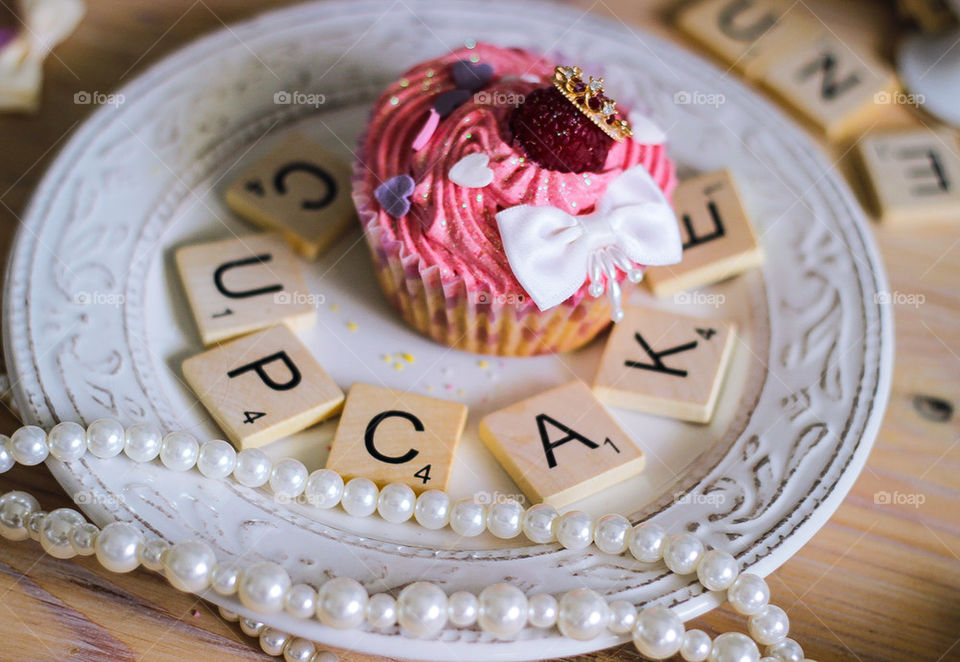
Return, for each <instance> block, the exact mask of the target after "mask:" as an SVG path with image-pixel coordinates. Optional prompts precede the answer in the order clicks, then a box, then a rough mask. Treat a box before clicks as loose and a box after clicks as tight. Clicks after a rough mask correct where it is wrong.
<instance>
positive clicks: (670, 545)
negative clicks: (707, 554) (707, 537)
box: [663, 533, 704, 575]
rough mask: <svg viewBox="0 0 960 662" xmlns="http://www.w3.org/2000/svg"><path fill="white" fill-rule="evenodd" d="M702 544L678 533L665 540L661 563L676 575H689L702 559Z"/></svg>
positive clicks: (689, 536)
mask: <svg viewBox="0 0 960 662" xmlns="http://www.w3.org/2000/svg"><path fill="white" fill-rule="evenodd" d="M703 552H704V549H703V543H702V542H700V541H699V540H698V539H697V538H695V537H694V536H692V535H690V534H689V533H678V534H677V535H675V536H672V537H670V538H668V539H667V544H666V545H665V546H664V548H663V562H664V563H666V564H667V567H668V568H670V570H671V571H673V572H675V573H677V574H678V575H689V574H690V573H691V572H694V571H695V570H696V569H697V565H698V564H699V563H700V559H701V558H703Z"/></svg>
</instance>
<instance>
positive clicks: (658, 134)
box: [627, 112, 667, 145]
mask: <svg viewBox="0 0 960 662" xmlns="http://www.w3.org/2000/svg"><path fill="white" fill-rule="evenodd" d="M627 121H628V122H630V128H631V129H633V140H634V141H636V142H638V143H640V144H642V145H662V144H663V143H665V142H666V141H667V134H665V133H664V132H663V129H661V128H660V127H659V126H657V125H656V124H655V123H654V121H653V120H652V119H650V118H649V117H647V116H646V115H643V114H642V113H637V112H633V113H630V114H629V115H628V116H627Z"/></svg>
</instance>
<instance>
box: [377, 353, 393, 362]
mask: <svg viewBox="0 0 960 662" xmlns="http://www.w3.org/2000/svg"><path fill="white" fill-rule="evenodd" d="M380 358H381V359H383V360H384V361H386V362H387V363H391V362H392V361H393V357H392V356H390V355H389V354H382V355H381V356H380Z"/></svg>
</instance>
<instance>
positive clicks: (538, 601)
mask: <svg viewBox="0 0 960 662" xmlns="http://www.w3.org/2000/svg"><path fill="white" fill-rule="evenodd" d="M527 602H528V604H529V609H528V610H527V620H528V621H529V622H530V625H532V626H533V627H535V628H552V627H553V626H554V625H556V624H557V616H558V615H559V614H558V612H559V611H560V606H559V605H558V604H557V599H556V598H555V597H553V596H552V595H550V594H549V593H537V594H536V595H533V596H530V599H529V600H528V601H527Z"/></svg>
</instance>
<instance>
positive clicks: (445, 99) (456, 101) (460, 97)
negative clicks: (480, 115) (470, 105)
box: [433, 90, 471, 119]
mask: <svg viewBox="0 0 960 662" xmlns="http://www.w3.org/2000/svg"><path fill="white" fill-rule="evenodd" d="M470 96H471V95H470V91H469V90H447V91H446V92H441V93H440V94H438V95H437V98H436V99H435V100H434V102H433V109H434V110H435V111H437V115H439V116H440V119H443V118H444V117H446V116H447V115H449V114H450V113H452V112H453V111H454V110H456V109H457V108H458V107H460V106H462V105H463V104H465V103H466V102H467V101H469V99H470Z"/></svg>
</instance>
